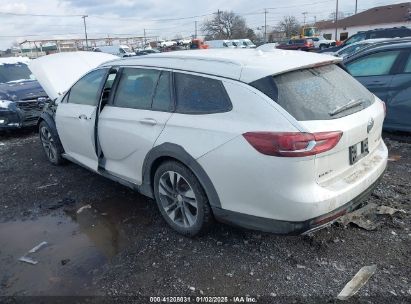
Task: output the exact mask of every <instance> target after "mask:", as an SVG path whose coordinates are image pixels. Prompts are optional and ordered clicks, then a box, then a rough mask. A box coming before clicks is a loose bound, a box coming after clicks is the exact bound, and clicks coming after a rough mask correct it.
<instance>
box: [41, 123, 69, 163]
mask: <svg viewBox="0 0 411 304" xmlns="http://www.w3.org/2000/svg"><path fill="white" fill-rule="evenodd" d="M39 137H40V142H41V144H42V146H43V150H44V153H45V154H46V157H47V159H48V161H49V162H51V163H52V164H53V165H55V166H58V165H62V164H64V163H65V159H64V158H63V157H62V154H63V152H64V150H63V147H62V146H61V143H60V140H59V139H58V138H57V137H56V136H55V135H54V133H53V132H52V131H51V128H50V126H49V125H48V123H47V122H45V121H42V122H41V123H40V125H39Z"/></svg>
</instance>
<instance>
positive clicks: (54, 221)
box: [0, 201, 149, 295]
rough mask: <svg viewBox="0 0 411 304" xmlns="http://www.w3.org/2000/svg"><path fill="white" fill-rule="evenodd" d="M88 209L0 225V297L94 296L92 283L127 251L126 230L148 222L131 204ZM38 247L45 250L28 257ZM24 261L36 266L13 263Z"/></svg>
mask: <svg viewBox="0 0 411 304" xmlns="http://www.w3.org/2000/svg"><path fill="white" fill-rule="evenodd" d="M145 204H147V202H145ZM91 206H92V207H91V208H86V209H83V210H82V212H81V213H77V212H76V210H77V207H75V208H73V209H72V210H65V211H63V210H59V211H57V212H55V213H53V214H52V215H46V216H42V217H38V218H37V219H35V220H27V221H13V222H6V223H0V295H95V294H99V291H97V290H94V289H93V284H92V280H93V277H94V276H96V275H97V274H98V273H99V271H101V267H102V266H103V265H104V264H106V263H109V262H110V259H111V258H112V257H114V256H115V255H116V254H117V253H118V252H119V251H120V250H122V249H123V248H124V247H125V246H127V243H128V242H129V239H128V238H129V233H128V232H127V229H130V228H126V227H130V226H133V225H134V226H133V227H138V226H139V225H141V224H143V225H147V224H149V219H147V218H145V217H144V211H141V210H138V207H136V204H135V202H134V203H132V202H129V203H128V202H123V203H121V204H119V203H118V202H113V201H104V202H99V203H98V204H97V203H96V204H93V203H92V204H91ZM126 223H133V224H131V225H128V224H126ZM43 241H46V242H47V243H48V244H47V245H46V246H44V247H42V248H41V249H39V250H38V251H37V252H35V253H30V254H28V251H29V250H30V249H31V248H33V247H34V246H36V245H38V244H39V243H41V242H43ZM24 255H26V256H28V257H30V258H32V259H33V260H35V261H37V262H38V263H37V264H36V265H31V264H28V263H24V262H21V261H19V258H20V257H22V256H24Z"/></svg>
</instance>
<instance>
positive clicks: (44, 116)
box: [37, 112, 64, 151]
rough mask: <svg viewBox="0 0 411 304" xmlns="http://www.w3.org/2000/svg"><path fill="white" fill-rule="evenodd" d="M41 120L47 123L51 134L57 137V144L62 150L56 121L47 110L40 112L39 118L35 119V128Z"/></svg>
mask: <svg viewBox="0 0 411 304" xmlns="http://www.w3.org/2000/svg"><path fill="white" fill-rule="evenodd" d="M42 121H45V122H46V123H47V124H48V125H49V127H50V131H51V132H52V133H53V136H55V138H57V144H58V145H59V146H60V147H61V148H62V151H64V149H63V145H62V144H61V141H60V136H59V134H58V132H57V127H56V122H55V121H54V118H53V117H52V116H51V115H50V114H49V113H47V112H43V113H41V115H40V117H39V119H38V120H37V128H39V127H40V123H41V122H42Z"/></svg>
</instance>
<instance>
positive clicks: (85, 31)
mask: <svg viewBox="0 0 411 304" xmlns="http://www.w3.org/2000/svg"><path fill="white" fill-rule="evenodd" d="M86 17H88V15H83V16H81V18H83V23H84V35H85V36H86V50H88V38H87V24H86Z"/></svg>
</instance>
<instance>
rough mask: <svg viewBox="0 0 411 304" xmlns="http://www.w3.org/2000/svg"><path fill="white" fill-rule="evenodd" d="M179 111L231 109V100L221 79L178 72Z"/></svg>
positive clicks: (190, 112) (193, 112)
mask: <svg viewBox="0 0 411 304" xmlns="http://www.w3.org/2000/svg"><path fill="white" fill-rule="evenodd" d="M175 80H176V86H177V89H176V95H177V112H179V113H187V114H200V113H220V112H227V111H230V110H231V108H232V106H231V101H230V99H229V97H228V94H227V92H226V91H225V88H224V86H223V84H222V83H221V81H220V80H217V79H212V78H207V77H201V76H195V75H189V74H182V73H176V74H175Z"/></svg>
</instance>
